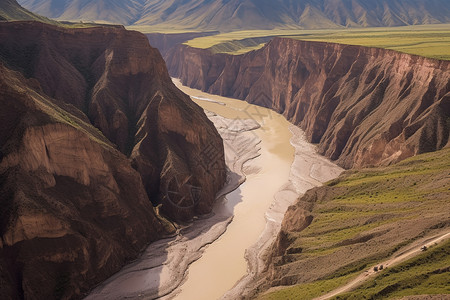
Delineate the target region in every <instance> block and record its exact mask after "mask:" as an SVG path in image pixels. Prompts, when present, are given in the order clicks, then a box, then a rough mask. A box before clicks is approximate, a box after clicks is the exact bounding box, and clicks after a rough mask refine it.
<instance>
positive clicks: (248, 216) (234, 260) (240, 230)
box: [175, 81, 294, 300]
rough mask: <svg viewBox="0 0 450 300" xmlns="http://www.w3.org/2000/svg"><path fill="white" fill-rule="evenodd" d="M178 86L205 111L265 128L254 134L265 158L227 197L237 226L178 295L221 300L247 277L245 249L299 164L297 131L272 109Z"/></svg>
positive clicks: (250, 166) (248, 167)
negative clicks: (294, 135) (295, 145)
mask: <svg viewBox="0 0 450 300" xmlns="http://www.w3.org/2000/svg"><path fill="white" fill-rule="evenodd" d="M175 82H176V84H177V86H178V88H180V89H181V90H182V91H184V92H185V93H186V94H188V95H190V96H191V97H192V98H193V100H194V101H195V102H196V103H197V104H199V105H200V106H201V107H203V108H204V109H205V110H208V111H212V112H214V113H216V114H218V115H220V116H223V117H225V118H229V119H233V120H235V123H236V124H239V120H240V119H253V120H255V121H256V122H258V123H259V124H260V125H261V127H260V128H258V129H255V130H253V131H252V132H253V134H254V135H255V139H259V140H261V142H260V144H259V146H260V150H259V154H260V156H258V157H257V158H255V159H253V160H250V161H248V162H247V163H246V164H245V165H244V170H243V171H244V174H245V176H246V177H247V179H246V182H244V183H243V184H242V185H241V186H240V188H239V189H237V190H236V191H234V192H232V193H230V194H228V195H227V196H226V197H227V199H228V202H230V203H231V205H232V206H234V203H237V204H236V205H235V206H234V217H233V222H231V223H230V225H228V228H227V230H226V232H225V233H224V234H223V235H222V236H221V237H220V238H219V239H218V240H217V241H215V242H214V243H213V244H211V245H210V246H208V248H207V249H206V251H205V252H204V254H203V256H202V257H201V258H200V259H199V260H197V261H196V262H194V263H193V264H192V265H191V266H190V267H189V271H188V272H189V273H188V276H187V281H186V282H185V283H184V284H183V285H182V286H181V292H180V293H179V294H178V295H177V297H176V299H183V300H189V299H199V300H200V299H218V298H220V297H221V296H222V295H223V294H225V292H227V291H228V290H230V289H231V288H232V287H233V286H234V285H235V284H236V282H237V281H238V280H239V279H241V278H242V277H244V276H245V275H246V273H247V262H246V260H245V257H244V255H245V251H246V249H248V248H250V246H252V245H253V244H255V243H256V242H257V241H258V238H259V237H260V236H261V234H262V232H263V230H264V228H265V226H266V218H265V213H266V212H267V211H268V210H269V208H270V205H271V204H272V202H273V201H274V195H275V194H276V193H277V192H278V191H279V190H281V189H282V187H283V186H284V185H285V184H286V183H287V182H288V180H289V173H290V168H291V165H292V163H293V161H294V148H293V147H292V145H291V144H290V139H291V138H292V133H291V132H290V130H289V125H290V123H289V122H288V121H287V120H286V119H285V118H284V117H283V116H281V115H279V114H277V113H274V112H273V111H271V110H269V109H267V108H263V107H258V106H254V105H250V104H248V103H247V102H244V101H240V100H235V99H230V98H224V97H219V96H215V95H210V94H206V93H203V92H201V91H198V90H194V89H190V88H187V87H185V86H182V85H181V84H180V83H179V81H175ZM212 101H217V102H212ZM227 150H228V151H233V149H226V151H227Z"/></svg>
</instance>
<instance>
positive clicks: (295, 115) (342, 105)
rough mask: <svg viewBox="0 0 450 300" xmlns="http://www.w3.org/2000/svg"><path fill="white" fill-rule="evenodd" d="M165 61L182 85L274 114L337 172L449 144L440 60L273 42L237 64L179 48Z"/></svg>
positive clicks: (448, 85) (448, 66) (446, 67)
mask: <svg viewBox="0 0 450 300" xmlns="http://www.w3.org/2000/svg"><path fill="white" fill-rule="evenodd" d="M167 62H168V68H169V71H170V72H171V74H172V75H173V76H175V77H179V78H181V80H182V82H183V83H184V84H186V85H188V86H191V87H194V88H198V89H201V90H204V91H208V92H211V93H215V94H220V95H223V96H229V97H234V98H239V99H244V100H246V101H248V102H250V103H254V104H259V105H263V106H266V107H271V108H273V109H274V110H276V111H277V112H279V113H282V114H283V115H284V116H286V117H287V119H289V120H290V121H292V122H293V123H294V124H296V125H299V126H300V127H301V128H302V129H304V130H305V132H306V134H307V136H308V138H309V140H310V141H311V142H313V143H318V144H319V152H320V153H321V154H323V155H325V156H328V157H330V158H331V159H333V160H336V161H337V163H338V164H339V165H341V166H343V167H346V168H351V167H362V166H370V165H378V164H389V163H392V162H396V161H399V160H402V159H404V158H407V157H410V156H412V155H415V154H418V153H423V152H429V151H434V150H437V149H441V148H443V147H445V146H446V145H448V143H449V131H450V125H449V123H448V118H449V117H450V62H447V61H438V60H433V59H427V58H423V57H419V56H413V55H408V54H403V53H399V52H395V51H391V50H384V49H378V48H366V47H360V46H348V45H339V44H331V43H320V42H304V41H296V40H291V39H282V38H275V39H274V40H273V41H271V42H270V43H269V44H268V45H266V46H265V47H264V48H262V49H260V50H257V51H252V52H250V53H247V54H244V55H240V56H231V55H225V54H216V55H213V54H210V53H209V52H208V51H205V50H200V49H193V48H189V47H187V46H185V45H180V46H178V47H177V48H176V49H173V50H171V51H170V53H169V54H168V55H167Z"/></svg>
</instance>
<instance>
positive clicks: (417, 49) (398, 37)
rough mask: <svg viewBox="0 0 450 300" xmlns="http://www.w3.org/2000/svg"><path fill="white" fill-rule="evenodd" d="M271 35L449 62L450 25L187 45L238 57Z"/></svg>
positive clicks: (253, 35)
mask: <svg viewBox="0 0 450 300" xmlns="http://www.w3.org/2000/svg"><path fill="white" fill-rule="evenodd" d="M271 36H281V37H289V38H293V39H298V40H306V41H322V42H333V43H340V44H350V45H360V46H367V47H378V48H385V49H392V50H396V51H400V52H405V53H409V54H416V55H421V56H425V57H431V58H437V59H442V60H450V50H449V49H450V24H442V25H418V26H404V27H382V28H379V27H378V28H364V29H340V30H336V29H333V30H280V29H279V30H248V31H235V32H229V33H222V34H218V35H214V36H208V37H201V38H196V39H193V40H190V41H188V42H186V44H187V45H189V46H191V47H195V48H202V49H210V50H211V51H213V52H215V53H229V54H235V55H237V54H242V53H245V52H248V51H251V50H254V49H258V48H260V47H262V46H263V45H264V43H263V42H260V43H257V45H255V43H251V42H250V41H249V39H250V40H251V39H261V38H263V37H271ZM249 44H250V45H249Z"/></svg>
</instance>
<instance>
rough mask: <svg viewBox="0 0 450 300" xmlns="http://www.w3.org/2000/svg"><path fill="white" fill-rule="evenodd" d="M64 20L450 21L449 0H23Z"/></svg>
mask: <svg viewBox="0 0 450 300" xmlns="http://www.w3.org/2000/svg"><path fill="white" fill-rule="evenodd" d="M19 1H20V3H21V4H22V5H23V6H24V7H26V8H28V9H30V10H31V11H33V12H36V13H39V14H41V15H44V16H47V17H51V18H56V19H61V20H89V21H103V22H105V21H106V22H112V23H120V24H124V25H133V24H136V25H154V26H160V27H161V28H169V29H170V28H172V29H176V28H183V29H202V30H221V31H230V30H236V29H272V28H305V29H317V28H339V27H372V26H401V25H417V24H436V23H449V22H450V1H448V0H204V1H202V0H183V1H180V0H19Z"/></svg>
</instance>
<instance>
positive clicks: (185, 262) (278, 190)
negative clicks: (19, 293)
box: [86, 80, 342, 299]
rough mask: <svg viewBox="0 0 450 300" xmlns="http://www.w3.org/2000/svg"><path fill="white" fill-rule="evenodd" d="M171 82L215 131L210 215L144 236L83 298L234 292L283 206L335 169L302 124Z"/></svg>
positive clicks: (249, 274)
mask: <svg viewBox="0 0 450 300" xmlns="http://www.w3.org/2000/svg"><path fill="white" fill-rule="evenodd" d="M175 82H176V84H177V85H178V87H179V88H180V89H182V90H183V91H184V92H185V93H187V94H189V95H191V96H193V97H192V98H193V100H194V101H196V102H197V103H198V104H200V105H201V106H202V107H203V108H204V109H205V110H206V111H207V115H208V117H209V118H210V119H211V120H212V121H213V123H214V124H215V126H216V127H217V128H218V130H219V133H220V134H221V135H222V137H223V139H224V146H225V156H226V162H227V166H228V168H229V169H230V171H229V175H228V184H227V186H226V187H225V188H224V189H223V191H222V192H221V193H220V195H219V197H218V200H217V204H216V206H215V207H214V210H213V213H212V214H211V215H210V216H207V217H206V218H202V219H199V220H196V221H194V223H193V224H190V225H189V226H185V227H182V228H180V230H179V231H178V232H177V234H176V236H174V237H170V238H168V239H165V240H161V241H158V242H155V243H153V244H151V245H150V246H149V247H148V248H147V249H146V251H145V252H144V253H143V255H142V256H141V257H140V258H139V259H138V260H137V261H135V262H134V263H132V264H130V265H128V266H126V267H125V268H124V269H122V270H121V271H120V272H119V273H118V274H116V275H115V276H113V277H112V278H110V279H108V280H107V281H106V282H104V283H103V284H101V285H100V286H99V287H97V288H96V289H95V290H94V291H93V292H92V293H91V294H90V295H89V296H88V297H87V298H86V299H121V298H124V297H148V298H157V297H162V298H163V299H174V298H176V299H216V298H219V297H221V296H222V295H223V294H224V293H226V292H227V291H228V290H230V289H232V288H233V286H234V288H233V289H232V290H231V291H229V292H228V293H227V294H226V295H224V296H223V297H224V298H229V299H233V298H235V297H236V295H240V294H241V293H242V292H243V291H244V290H245V288H246V287H247V286H249V283H250V282H251V281H252V279H253V278H254V276H256V275H258V274H259V273H260V272H261V271H262V269H263V268H264V264H263V261H262V258H261V256H262V255H263V254H264V252H265V251H266V250H267V249H268V247H269V246H270V245H271V244H272V242H273V240H274V238H275V237H276V235H277V232H278V231H279V228H280V225H281V221H282V219H283V216H284V212H285V211H286V209H287V207H288V206H289V205H291V204H292V203H294V202H295V201H296V199H297V198H298V196H299V194H301V193H304V192H305V191H306V190H307V189H309V188H311V187H314V186H318V185H321V183H322V182H325V181H327V180H331V179H333V178H335V177H337V176H338V175H339V174H340V172H341V171H342V169H341V168H339V167H337V166H336V165H334V164H332V163H331V162H329V161H328V160H327V159H325V158H323V157H321V156H319V155H318V154H316V150H315V147H314V146H312V145H311V144H309V143H307V142H306V139H305V138H304V136H303V133H302V131H301V130H299V129H298V128H297V127H295V126H293V125H290V123H289V122H287V121H286V120H285V119H284V117H282V116H280V115H278V114H276V113H274V112H272V111H270V110H268V109H263V108H260V107H256V106H253V105H249V104H247V103H246V102H243V101H239V100H234V99H227V98H223V97H219V96H214V95H209V94H205V93H202V92H200V91H197V90H192V89H189V88H187V87H183V86H182V85H180V83H179V81H176V80H175ZM211 111H216V112H217V114H216V113H214V112H211ZM246 179H247V181H246V182H245V183H244V184H242V183H243V182H244V181H245V180H246ZM225 194H227V195H226V197H223V195H225ZM240 279H241V280H240ZM238 281H239V283H238V284H237V285H235V284H236V282H238ZM199 288H201V293H199Z"/></svg>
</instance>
